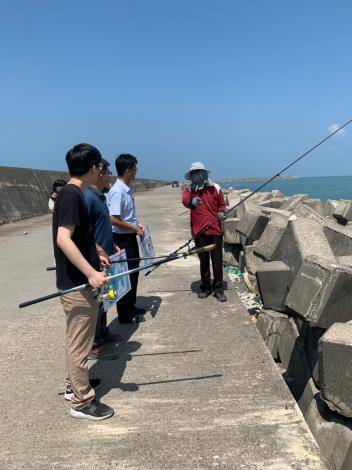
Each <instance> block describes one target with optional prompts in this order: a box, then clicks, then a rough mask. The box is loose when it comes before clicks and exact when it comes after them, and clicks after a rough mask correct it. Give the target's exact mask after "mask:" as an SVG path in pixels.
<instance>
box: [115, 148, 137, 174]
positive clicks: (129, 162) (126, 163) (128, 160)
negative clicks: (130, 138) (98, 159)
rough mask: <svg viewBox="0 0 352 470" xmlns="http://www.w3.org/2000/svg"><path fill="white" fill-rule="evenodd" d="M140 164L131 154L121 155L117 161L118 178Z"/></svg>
mask: <svg viewBox="0 0 352 470" xmlns="http://www.w3.org/2000/svg"><path fill="white" fill-rule="evenodd" d="M137 163H138V160H137V158H136V157H134V156H133V155H130V154H129V153H121V155H119V156H118V157H116V160H115V166H116V171H117V176H123V175H124V174H125V171H126V170H132V168H134V167H135V166H136V165H137Z"/></svg>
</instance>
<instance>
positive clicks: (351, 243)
mask: <svg viewBox="0 0 352 470" xmlns="http://www.w3.org/2000/svg"><path fill="white" fill-rule="evenodd" d="M323 230H324V234H325V236H326V239H327V241H328V243H329V245H330V247H331V249H332V251H333V253H334V255H335V256H348V255H352V227H351V226H346V227H343V226H341V225H338V224H337V223H330V224H329V225H326V226H325V227H324V228H323Z"/></svg>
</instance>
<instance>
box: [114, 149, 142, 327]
mask: <svg viewBox="0 0 352 470" xmlns="http://www.w3.org/2000/svg"><path fill="white" fill-rule="evenodd" d="M137 163H138V160H137V158H136V157H134V156H133V155H130V154H125V153H124V154H121V155H119V156H118V157H117V158H116V160H115V166H116V171H117V180H116V182H115V184H114V185H113V186H112V188H111V189H110V191H109V193H108V195H107V203H108V207H109V213H110V222H111V224H112V230H113V232H114V242H115V243H116V245H118V246H119V247H120V249H121V250H122V249H125V250H126V256H127V258H138V257H139V249H138V242H137V235H139V236H140V237H142V238H143V236H144V227H143V225H142V224H140V223H139V221H138V218H137V214H136V206H135V203H134V199H133V196H132V192H131V188H130V184H131V183H132V181H133V180H134V178H135V176H136V173H137ZM138 266H139V262H138V261H130V262H129V263H128V269H135V268H138ZM138 274H139V273H134V274H131V275H130V279H131V290H130V291H129V292H128V293H127V294H126V295H125V296H124V297H122V299H121V300H119V301H118V302H117V304H116V308H117V312H118V317H119V322H120V323H138V321H139V315H143V314H145V310H144V309H143V308H138V307H137V306H136V295H137V286H138Z"/></svg>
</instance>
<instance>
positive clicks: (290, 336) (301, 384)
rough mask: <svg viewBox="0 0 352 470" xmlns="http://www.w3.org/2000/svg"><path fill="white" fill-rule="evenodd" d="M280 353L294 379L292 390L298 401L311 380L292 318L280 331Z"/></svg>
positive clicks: (301, 343) (302, 346) (283, 362)
mask: <svg viewBox="0 0 352 470" xmlns="http://www.w3.org/2000/svg"><path fill="white" fill-rule="evenodd" d="M278 353H279V357H280V360H281V362H282V364H283V365H284V367H285V369H286V372H287V374H288V375H289V376H291V377H292V378H293V381H292V382H291V384H290V389H291V392H292V394H293V395H294V397H295V398H296V400H297V399H298V398H299V397H300V396H301V395H302V393H303V391H304V389H305V387H306V385H307V382H308V380H309V379H310V368H309V365H308V361H307V357H306V355H305V351H304V345H303V341H302V339H301V338H300V335H299V333H298V329H297V326H296V324H295V322H294V321H293V319H292V318H289V320H288V322H287V323H286V324H285V325H284V326H283V328H282V329H281V330H280V334H279V341H278Z"/></svg>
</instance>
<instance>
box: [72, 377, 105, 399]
mask: <svg viewBox="0 0 352 470" xmlns="http://www.w3.org/2000/svg"><path fill="white" fill-rule="evenodd" d="M89 385H90V386H91V387H92V388H94V389H96V388H98V387H100V385H101V379H90V381H89ZM72 397H73V391H72V388H71V386H70V385H68V386H67V387H66V390H65V393H64V399H65V400H67V401H71V400H72Z"/></svg>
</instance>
